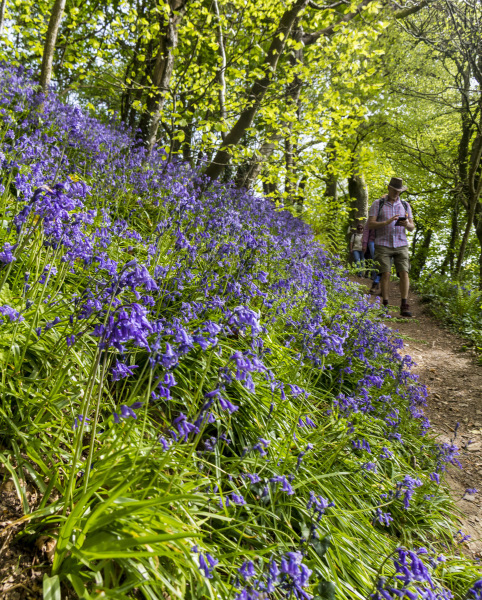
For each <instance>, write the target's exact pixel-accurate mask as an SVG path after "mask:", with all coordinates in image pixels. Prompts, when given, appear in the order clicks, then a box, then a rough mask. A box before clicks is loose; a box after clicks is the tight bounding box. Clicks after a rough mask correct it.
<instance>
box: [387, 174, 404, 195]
mask: <svg viewBox="0 0 482 600" xmlns="http://www.w3.org/2000/svg"><path fill="white" fill-rule="evenodd" d="M388 187H391V188H393V189H394V190H397V192H400V193H402V192H406V191H407V190H408V187H407V186H406V185H403V179H402V178H401V177H392V178H391V179H390V183H389V184H388Z"/></svg>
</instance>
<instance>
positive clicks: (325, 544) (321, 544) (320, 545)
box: [312, 535, 331, 558]
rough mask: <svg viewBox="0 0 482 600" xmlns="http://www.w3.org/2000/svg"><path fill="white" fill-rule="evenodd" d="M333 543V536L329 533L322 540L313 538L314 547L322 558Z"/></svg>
mask: <svg viewBox="0 0 482 600" xmlns="http://www.w3.org/2000/svg"><path fill="white" fill-rule="evenodd" d="M330 544H331V536H329V535H327V536H325V537H324V538H323V539H322V540H313V542H312V545H313V548H314V550H315V552H316V554H318V556H319V557H320V558H323V557H324V556H325V554H326V553H327V551H328V548H329V547H330Z"/></svg>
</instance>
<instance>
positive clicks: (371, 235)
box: [362, 225, 380, 294]
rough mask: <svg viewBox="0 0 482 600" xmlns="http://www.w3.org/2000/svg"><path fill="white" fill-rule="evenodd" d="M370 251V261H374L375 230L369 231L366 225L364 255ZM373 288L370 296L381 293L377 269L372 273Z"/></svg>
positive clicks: (363, 242)
mask: <svg viewBox="0 0 482 600" xmlns="http://www.w3.org/2000/svg"><path fill="white" fill-rule="evenodd" d="M367 250H368V253H369V255H370V260H373V259H374V257H375V230H374V229H368V226H367V225H366V226H365V228H364V231H363V240H362V251H363V254H365V252H366V251H367ZM372 280H373V283H372V287H371V289H370V294H378V293H379V292H380V273H379V272H378V269H377V268H375V269H373V271H372Z"/></svg>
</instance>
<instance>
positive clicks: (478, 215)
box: [475, 203, 482, 291]
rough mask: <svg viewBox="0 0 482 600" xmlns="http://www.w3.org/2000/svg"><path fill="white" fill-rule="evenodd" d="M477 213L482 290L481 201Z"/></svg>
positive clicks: (476, 231)
mask: <svg viewBox="0 0 482 600" xmlns="http://www.w3.org/2000/svg"><path fill="white" fill-rule="evenodd" d="M476 212H477V215H476V221H477V228H476V230H475V233H476V235H477V240H478V241H479V246H480V253H479V290H481V291H482V218H481V212H482V205H481V204H480V203H479V204H478V205H477V211H476Z"/></svg>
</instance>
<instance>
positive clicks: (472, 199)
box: [455, 123, 482, 277]
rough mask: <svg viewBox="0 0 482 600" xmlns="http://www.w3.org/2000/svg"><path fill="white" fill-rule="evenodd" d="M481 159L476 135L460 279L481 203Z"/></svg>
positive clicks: (458, 268)
mask: <svg viewBox="0 0 482 600" xmlns="http://www.w3.org/2000/svg"><path fill="white" fill-rule="evenodd" d="M481 124H482V123H481ZM481 157H482V134H481V133H478V134H477V135H476V137H475V139H474V141H473V142H472V148H471V152H470V166H469V174H468V177H467V183H466V185H465V188H466V189H467V193H468V198H467V224H466V226H465V231H464V235H463V237H462V241H461V243H460V249H459V255H458V257H457V265H456V267H455V276H456V277H460V272H461V270H462V264H463V262H464V257H465V250H466V248H467V243H468V241H469V236H470V232H471V231H472V226H473V225H474V218H475V213H476V211H477V205H478V203H479V197H480V191H481V182H482V180H479V181H478V182H477V172H478V170H479V166H480V160H481Z"/></svg>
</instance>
